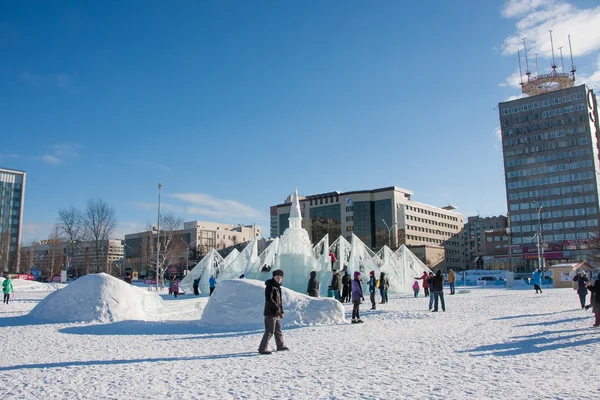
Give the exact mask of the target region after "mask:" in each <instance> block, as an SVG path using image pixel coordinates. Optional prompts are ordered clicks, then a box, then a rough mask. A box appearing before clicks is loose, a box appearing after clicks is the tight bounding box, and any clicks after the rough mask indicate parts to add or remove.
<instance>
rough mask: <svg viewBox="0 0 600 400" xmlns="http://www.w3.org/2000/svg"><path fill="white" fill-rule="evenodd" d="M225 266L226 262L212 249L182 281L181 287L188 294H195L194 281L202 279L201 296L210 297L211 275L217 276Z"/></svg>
mask: <svg viewBox="0 0 600 400" xmlns="http://www.w3.org/2000/svg"><path fill="white" fill-rule="evenodd" d="M236 251H237V250H236ZM224 264H225V260H223V257H221V255H220V254H219V253H217V252H216V251H215V249H210V251H209V252H208V253H207V254H206V255H205V256H204V258H202V260H200V262H199V263H198V264H196V266H195V267H194V268H192V269H191V270H190V272H188V274H187V275H186V276H185V278H183V279H182V280H181V282H180V283H179V287H180V288H181V290H183V291H184V292H186V293H194V290H193V284H194V280H196V279H200V284H199V290H200V294H203V295H208V294H209V292H210V285H209V282H208V280H209V279H210V277H211V275H216V274H217V272H218V271H219V270H220V269H221V268H222V266H223V265H224Z"/></svg>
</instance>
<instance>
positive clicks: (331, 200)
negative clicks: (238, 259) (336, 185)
mask: <svg viewBox="0 0 600 400" xmlns="http://www.w3.org/2000/svg"><path fill="white" fill-rule="evenodd" d="M412 195H413V192H411V191H409V190H406V189H402V188H399V187H395V186H391V187H386V188H380V189H373V190H360V191H353V192H339V191H335V192H327V193H322V194H317V195H309V196H300V211H301V213H302V218H303V219H302V224H303V227H304V228H305V229H306V230H307V231H308V234H309V237H310V239H311V241H312V243H317V242H318V241H319V240H321V239H322V238H323V237H324V236H325V234H329V239H330V242H333V241H334V240H335V239H337V237H338V236H340V235H343V236H344V237H345V238H346V239H347V240H351V236H352V233H354V234H355V235H356V236H357V237H358V238H359V239H360V240H362V241H363V242H364V243H365V244H366V245H367V246H369V247H370V248H371V249H373V250H379V249H380V248H381V247H383V246H384V245H389V247H391V248H392V249H396V248H398V247H399V246H400V245H402V244H405V245H407V246H411V247H412V246H425V245H427V246H437V247H440V248H443V251H444V257H443V261H441V262H439V263H438V264H437V265H438V268H442V269H446V268H455V269H464V268H465V264H466V260H465V259H464V246H465V244H464V239H463V235H462V229H463V226H464V224H463V216H462V214H459V213H457V212H455V211H454V207H451V206H448V207H436V206H432V205H428V204H423V203H419V202H416V201H413V200H412ZM290 207H291V203H290V198H289V197H288V199H286V202H285V203H283V204H279V205H276V206H272V207H271V210H270V216H271V237H277V236H280V235H281V234H282V233H283V231H285V229H287V228H288V218H289V214H290ZM432 251H433V250H432ZM430 253H431V252H430Z"/></svg>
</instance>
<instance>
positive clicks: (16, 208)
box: [0, 168, 26, 272]
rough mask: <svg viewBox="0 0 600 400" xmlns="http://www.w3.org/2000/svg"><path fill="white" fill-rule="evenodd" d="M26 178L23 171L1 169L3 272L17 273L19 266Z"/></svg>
mask: <svg viewBox="0 0 600 400" xmlns="http://www.w3.org/2000/svg"><path fill="white" fill-rule="evenodd" d="M25 177H26V174H25V172H23V171H15V170H10V169H3V168H0V268H1V269H2V270H3V271H9V272H15V271H16V270H17V269H18V265H19V254H20V247H21V231H22V226H23V205H24V202H25Z"/></svg>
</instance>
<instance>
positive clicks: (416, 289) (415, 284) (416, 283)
mask: <svg viewBox="0 0 600 400" xmlns="http://www.w3.org/2000/svg"><path fill="white" fill-rule="evenodd" d="M413 292H415V297H419V282H418V281H415V283H413Z"/></svg>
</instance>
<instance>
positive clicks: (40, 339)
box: [0, 288, 600, 399]
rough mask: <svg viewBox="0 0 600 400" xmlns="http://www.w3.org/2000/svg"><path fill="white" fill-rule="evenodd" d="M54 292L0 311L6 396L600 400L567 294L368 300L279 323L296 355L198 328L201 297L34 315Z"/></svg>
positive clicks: (242, 335) (599, 371)
mask: <svg viewBox="0 0 600 400" xmlns="http://www.w3.org/2000/svg"><path fill="white" fill-rule="evenodd" d="M48 293H49V292H40V291H20V292H17V293H16V297H15V301H14V302H13V303H11V304H9V305H8V306H7V305H3V306H2V307H1V308H0V343H2V346H1V349H2V350H1V352H0V382H1V384H0V399H21V398H23V399H50V398H57V399H63V398H65V399H67V398H68V399H100V398H111V399H158V398H171V399H192V398H208V399H233V398H235V399H238V398H250V399H269V398H281V399H287V398H298V399H304V398H306V399H318V398H323V399H348V398H368V399H594V398H600V383H599V381H598V377H599V376H600V363H599V362H598V356H599V354H600V340H599V339H600V329H598V328H592V327H591V326H592V314H591V313H590V312H589V311H588V312H586V311H582V310H580V309H579V300H578V298H577V295H576V293H575V292H574V291H573V290H570V289H545V290H544V293H543V294H542V295H535V294H534V293H533V291H531V290H515V289H504V288H498V289H482V288H476V289H469V291H465V292H464V293H462V292H461V290H460V289H459V292H458V294H457V295H455V296H448V295H447V294H446V300H447V312H445V313H443V312H438V313H431V312H429V311H427V299H425V298H422V297H421V298H418V299H415V298H412V297H411V296H406V295H399V296H391V298H390V302H389V303H388V304H386V305H383V306H381V305H378V310H377V311H368V310H366V309H367V308H368V304H366V303H368V301H367V302H366V303H365V304H364V305H363V310H364V311H363V313H362V316H363V319H364V320H365V323H364V324H359V325H351V324H350V323H349V322H346V323H343V324H337V325H326V326H310V327H300V328H294V329H284V337H285V340H286V345H288V346H289V347H290V348H291V351H289V352H283V353H276V352H275V353H273V355H270V356H263V355H259V354H257V352H256V350H257V347H258V344H259V341H260V338H261V335H262V332H260V331H259V330H254V331H236V329H233V330H232V331H214V330H213V331H208V330H207V329H206V328H203V327H202V326H200V325H199V324H198V320H199V318H200V314H201V312H202V310H201V306H203V305H204V304H205V302H206V300H205V299H198V300H195V299H193V298H192V297H191V296H188V295H186V296H183V298H182V299H177V300H175V299H173V300H167V301H166V303H167V304H169V303H172V304H176V303H178V302H195V301H197V302H199V305H198V307H199V308H198V309H194V310H193V311H189V312H181V309H180V307H175V308H174V309H177V310H178V312H174V313H165V314H164V315H162V316H161V317H160V318H159V319H158V320H152V321H121V322H115V323H109V324H98V323H68V324H67V323H61V324H51V323H44V322H42V321H39V320H35V319H33V318H31V317H29V316H27V313H28V312H29V311H30V310H31V309H32V308H33V307H34V306H35V305H36V304H37V303H38V302H39V301H40V300H41V299H43V298H44V297H45V296H47V295H48ZM258 301H260V302H262V301H263V300H262V299H259V300H258ZM202 302H204V303H202ZM345 307H346V311H347V312H349V311H350V306H349V305H347V306H345ZM347 316H348V317H349V314H348V315H347ZM272 345H274V344H273V343H272Z"/></svg>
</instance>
